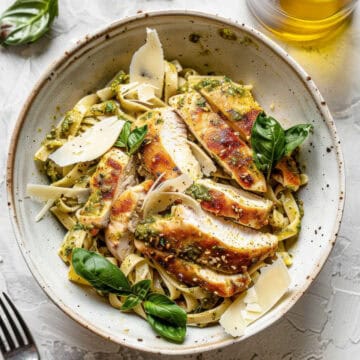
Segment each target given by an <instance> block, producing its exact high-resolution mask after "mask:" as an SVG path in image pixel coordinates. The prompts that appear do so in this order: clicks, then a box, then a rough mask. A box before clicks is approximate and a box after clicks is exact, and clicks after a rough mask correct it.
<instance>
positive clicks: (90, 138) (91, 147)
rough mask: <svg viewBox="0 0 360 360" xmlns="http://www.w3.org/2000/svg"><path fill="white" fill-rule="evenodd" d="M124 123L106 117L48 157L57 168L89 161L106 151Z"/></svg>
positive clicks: (114, 117)
mask: <svg viewBox="0 0 360 360" xmlns="http://www.w3.org/2000/svg"><path fill="white" fill-rule="evenodd" d="M124 124H125V121H123V120H119V119H118V118H117V116H111V117H108V118H106V119H104V120H102V121H100V122H98V123H97V124H95V125H94V126H92V127H91V128H90V129H88V130H87V131H85V132H84V133H83V134H81V135H79V136H75V137H74V138H73V139H71V140H69V141H68V142H66V143H65V144H64V145H63V146H61V147H60V148H59V149H57V150H56V151H55V152H53V153H52V154H50V155H49V159H51V160H53V161H54V162H55V163H56V164H58V165H59V166H67V165H71V164H75V163H78V162H84V161H91V160H94V159H96V158H98V157H99V156H101V155H103V154H104V153H105V152H106V151H108V150H109V149H110V148H111V147H112V146H113V145H114V143H115V141H116V140H117V138H118V136H119V134H120V131H121V129H122V127H123V125H124Z"/></svg>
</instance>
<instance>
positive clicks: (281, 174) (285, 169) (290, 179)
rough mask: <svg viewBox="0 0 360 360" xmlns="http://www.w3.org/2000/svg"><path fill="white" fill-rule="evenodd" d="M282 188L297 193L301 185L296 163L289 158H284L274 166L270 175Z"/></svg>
mask: <svg viewBox="0 0 360 360" xmlns="http://www.w3.org/2000/svg"><path fill="white" fill-rule="evenodd" d="M272 176H273V177H274V179H275V180H276V181H278V182H279V183H280V184H282V185H283V186H284V187H286V188H288V189H290V190H293V191H298V190H299V187H300V185H301V178H300V171H299V169H298V167H297V165H296V161H295V160H294V159H293V158H292V157H290V156H284V157H283V158H282V159H281V160H280V161H279V162H278V163H277V164H276V166H275V170H274V173H273V175H272Z"/></svg>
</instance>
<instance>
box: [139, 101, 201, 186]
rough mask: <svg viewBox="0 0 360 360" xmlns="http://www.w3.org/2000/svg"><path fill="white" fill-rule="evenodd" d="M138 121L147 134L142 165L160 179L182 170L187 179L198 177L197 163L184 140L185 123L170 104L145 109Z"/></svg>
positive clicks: (165, 178) (175, 175) (198, 168)
mask: <svg viewBox="0 0 360 360" xmlns="http://www.w3.org/2000/svg"><path fill="white" fill-rule="evenodd" d="M139 121H143V122H145V123H146V124H147V125H148V134H147V137H146V141H145V144H144V146H143V149H142V157H143V161H144V165H145V169H146V170H147V171H148V172H150V173H151V174H153V175H154V176H155V177H158V176H159V175H160V174H162V173H165V175H164V176H163V178H162V180H167V179H171V178H174V177H177V176H179V175H180V174H186V175H188V176H189V177H190V178H191V179H193V180H195V179H199V178H201V177H202V173H201V168H200V164H199V163H198V161H197V160H196V158H195V157H194V155H193V154H192V152H191V149H190V146H189V144H188V142H187V130H186V126H185V124H184V123H183V121H182V120H181V118H180V117H179V116H178V115H177V114H176V113H175V112H174V111H173V110H172V109H170V108H166V109H165V110H154V111H149V112H147V113H145V114H144V115H143V116H142V117H141V118H140V119H139Z"/></svg>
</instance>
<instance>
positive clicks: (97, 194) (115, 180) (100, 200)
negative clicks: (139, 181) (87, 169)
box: [77, 148, 134, 229]
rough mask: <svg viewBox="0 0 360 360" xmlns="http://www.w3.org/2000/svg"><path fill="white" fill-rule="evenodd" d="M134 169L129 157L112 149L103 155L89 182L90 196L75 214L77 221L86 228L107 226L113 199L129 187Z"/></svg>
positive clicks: (118, 150)
mask: <svg viewBox="0 0 360 360" xmlns="http://www.w3.org/2000/svg"><path fill="white" fill-rule="evenodd" d="M133 171H134V167H133V164H132V161H131V160H130V157H129V156H128V155H126V154H125V153H124V152H122V151H121V150H120V149H117V148H112V149H110V150H109V151H108V152H107V153H105V154H104V155H103V157H102V158H101V160H100V162H99V164H98V165H97V167H96V170H95V173H94V174H93V175H92V177H91V180H90V191H91V192H90V196H89V199H88V201H87V202H86V204H85V206H84V207H83V208H82V209H81V210H80V211H79V212H78V213H77V217H78V220H79V222H80V223H81V224H83V225H85V226H87V227H95V228H98V229H99V228H104V227H106V226H107V224H108V221H109V216H110V210H111V205H112V203H113V201H114V199H116V198H117V196H118V195H119V194H120V193H121V192H122V191H123V190H124V189H125V187H126V186H127V185H129V181H130V180H131V179H132V178H133V177H132V176H131V174H132V172H133Z"/></svg>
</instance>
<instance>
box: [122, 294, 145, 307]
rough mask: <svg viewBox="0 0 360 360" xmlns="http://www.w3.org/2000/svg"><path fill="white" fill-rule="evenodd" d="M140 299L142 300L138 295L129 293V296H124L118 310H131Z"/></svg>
mask: <svg viewBox="0 0 360 360" xmlns="http://www.w3.org/2000/svg"><path fill="white" fill-rule="evenodd" d="M141 301H142V300H141V299H140V298H139V297H138V296H136V295H134V294H130V295H129V296H127V297H126V299H125V302H124V303H123V305H122V306H121V308H120V310H122V311H127V310H131V309H132V308H134V307H135V306H136V305H139V304H140V303H141Z"/></svg>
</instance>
